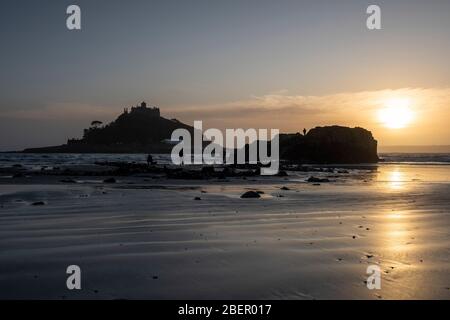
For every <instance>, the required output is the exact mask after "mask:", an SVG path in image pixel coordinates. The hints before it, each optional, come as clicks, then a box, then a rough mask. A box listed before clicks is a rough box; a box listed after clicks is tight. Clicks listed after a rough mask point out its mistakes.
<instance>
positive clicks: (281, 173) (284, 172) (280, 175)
mask: <svg viewBox="0 0 450 320" xmlns="http://www.w3.org/2000/svg"><path fill="white" fill-rule="evenodd" d="M277 176H279V177H287V176H288V174H287V172H286V171H283V170H281V171H278V173H277Z"/></svg>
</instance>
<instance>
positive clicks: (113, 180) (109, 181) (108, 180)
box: [103, 178, 116, 183]
mask: <svg viewBox="0 0 450 320" xmlns="http://www.w3.org/2000/svg"><path fill="white" fill-rule="evenodd" d="M103 182H104V183H116V179H114V178H108V179H105V180H103Z"/></svg>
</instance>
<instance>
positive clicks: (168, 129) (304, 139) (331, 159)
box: [23, 101, 379, 163]
mask: <svg viewBox="0 0 450 320" xmlns="http://www.w3.org/2000/svg"><path fill="white" fill-rule="evenodd" d="M299 127H301V126H299ZM176 129H186V130H188V131H190V132H191V134H193V132H194V128H193V127H192V126H189V125H187V124H184V123H183V122H181V121H178V120H177V119H166V118H164V117H161V113H160V109H159V108H158V107H148V106H147V103H146V102H145V101H143V102H142V103H140V104H139V105H137V106H133V107H131V108H130V109H128V108H124V111H123V113H122V114H120V115H119V116H118V117H117V118H116V120H114V121H112V122H110V123H108V124H106V125H103V123H102V122H101V121H97V120H96V121H93V122H92V123H91V126H90V127H89V128H87V129H84V131H83V137H82V138H81V139H68V141H67V143H66V144H64V145H60V146H52V147H43V148H30V149H25V150H24V151H23V152H27V153H170V152H171V150H172V148H173V145H172V144H170V143H167V142H166V141H167V140H170V138H171V136H172V132H173V131H174V130H176ZM280 158H281V159H282V160H283V159H285V160H292V161H299V162H304V163H374V162H377V161H378V160H379V159H378V155H377V141H376V140H375V139H374V138H373V136H372V133H371V132H370V131H368V130H366V129H363V128H359V127H356V128H348V127H342V126H327V127H316V128H313V129H311V130H309V132H308V133H306V132H305V131H304V133H303V134H301V133H299V132H297V133H292V134H280Z"/></svg>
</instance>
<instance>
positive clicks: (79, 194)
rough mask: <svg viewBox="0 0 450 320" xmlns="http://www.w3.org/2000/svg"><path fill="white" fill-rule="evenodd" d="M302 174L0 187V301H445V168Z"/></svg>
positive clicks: (449, 173) (449, 218)
mask: <svg viewBox="0 0 450 320" xmlns="http://www.w3.org/2000/svg"><path fill="white" fill-rule="evenodd" d="M311 175H312V174H311V173H295V172H289V177H287V178H281V177H257V178H248V179H246V180H244V179H240V178H239V179H237V178H236V179H227V180H219V179H213V180H209V181H181V180H167V179H148V178H145V177H125V178H120V177H117V180H118V181H117V183H115V184H105V183H102V180H103V177H102V178H95V177H86V178H83V177H77V178H76V179H77V182H78V183H62V182H60V180H61V179H63V178H61V177H29V178H27V177H23V178H19V179H11V178H8V177H3V178H0V287H1V288H2V290H0V298H2V299H16V298H32V299H47V298H49V299H79V298H88V299H137V298H139V299H422V298H423V299H449V298H450V261H449V260H450V197H449V194H450V166H445V165H426V166H425V165H387V164H386V165H380V166H378V169H377V171H370V170H349V173H342V174H330V173H317V174H316V173H315V174H314V175H315V176H318V177H329V178H330V179H331V180H332V182H330V183H321V184H320V185H314V184H312V183H306V182H305V179H306V178H308V177H309V176H311ZM283 186H285V187H287V188H289V190H281V189H280V188H281V187H283ZM248 190H257V191H262V192H263V194H261V198H259V199H241V198H240V195H241V194H242V193H244V192H245V191H248ZM196 197H199V198H200V199H201V200H195V198H196ZM40 201H42V202H43V203H44V204H43V205H32V204H33V203H36V202H40ZM72 264H76V265H79V266H80V267H81V270H82V290H79V291H69V290H68V289H67V288H66V278H67V276H68V275H66V268H67V266H69V265H72ZM369 265H379V266H380V268H381V271H382V280H381V290H369V289H367V287H366V284H365V280H366V279H367V276H368V275H367V274H366V269H367V267H368V266H369Z"/></svg>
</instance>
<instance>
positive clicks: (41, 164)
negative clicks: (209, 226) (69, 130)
mask: <svg viewBox="0 0 450 320" xmlns="http://www.w3.org/2000/svg"><path fill="white" fill-rule="evenodd" d="M379 156H380V158H381V159H382V162H380V164H414V165H418V164H422V165H437V164H440V165H450V153H380V154H379ZM152 157H153V160H155V161H156V162H157V163H159V164H170V163H171V158H170V154H152ZM146 161H147V154H103V153H89V154H86V153H84V154H67V153H48V154H45V153H43V154H37V153H0V168H1V167H3V168H4V167H11V166H13V165H19V164H20V165H21V166H24V167H28V168H30V169H39V168H49V169H50V168H52V167H57V166H70V165H92V164H95V163H96V162H130V163H131V162H135V163H146Z"/></svg>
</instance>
